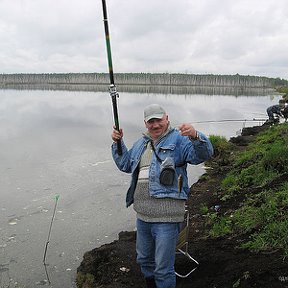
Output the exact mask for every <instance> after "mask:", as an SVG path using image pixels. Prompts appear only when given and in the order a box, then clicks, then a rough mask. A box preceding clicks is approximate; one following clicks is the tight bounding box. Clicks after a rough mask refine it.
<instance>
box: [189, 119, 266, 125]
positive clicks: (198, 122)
mask: <svg viewBox="0 0 288 288" xmlns="http://www.w3.org/2000/svg"><path fill="white" fill-rule="evenodd" d="M266 120H267V118H266V119H258V118H253V119H222V120H204V121H193V123H194V124H195V123H196V124H202V123H224V122H254V121H258V122H262V121H266Z"/></svg>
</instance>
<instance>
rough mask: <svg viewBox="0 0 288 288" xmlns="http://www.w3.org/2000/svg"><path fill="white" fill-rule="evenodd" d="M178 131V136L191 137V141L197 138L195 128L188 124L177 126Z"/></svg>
mask: <svg viewBox="0 0 288 288" xmlns="http://www.w3.org/2000/svg"><path fill="white" fill-rule="evenodd" d="M178 129H179V131H180V134H181V135H182V136H188V137H191V138H193V139H197V138H198V133H197V131H196V130H195V128H194V127H193V126H192V125H191V124H190V123H184V124H181V125H180V126H178Z"/></svg>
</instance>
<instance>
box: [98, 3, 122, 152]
mask: <svg viewBox="0 0 288 288" xmlns="http://www.w3.org/2000/svg"><path fill="white" fill-rule="evenodd" d="M102 6H103V19H104V29H105V37H106V48H107V58H108V68H109V76H110V86H109V92H110V96H111V99H112V106H113V115H114V126H115V128H116V130H118V131H120V125H119V118H118V109H117V98H118V97H119V94H118V93H117V90H116V86H115V83H114V73H113V65H112V53H111V44H110V35H109V27H108V17H107V7H106V1H105V0H102ZM116 143H117V153H118V155H122V146H121V140H117V142H116Z"/></svg>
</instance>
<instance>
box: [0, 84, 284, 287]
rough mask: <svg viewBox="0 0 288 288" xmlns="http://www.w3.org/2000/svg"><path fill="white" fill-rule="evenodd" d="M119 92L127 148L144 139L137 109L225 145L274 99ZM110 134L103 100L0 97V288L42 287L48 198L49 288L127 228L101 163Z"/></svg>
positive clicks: (128, 220)
mask: <svg viewBox="0 0 288 288" xmlns="http://www.w3.org/2000/svg"><path fill="white" fill-rule="evenodd" d="M118 90H120V89H118ZM119 93H120V97H119V99H118V100H119V101H118V105H119V107H118V108H119V118H120V126H121V127H122V128H123V129H124V139H125V141H126V144H127V145H128V147H129V146H131V145H132V143H133V142H134V140H136V138H138V137H139V136H140V135H141V133H142V132H143V131H144V123H143V108H144V107H145V106H146V105H148V104H151V103H159V104H160V105H163V107H164V108H165V109H166V111H167V113H168V114H169V119H170V121H171V124H172V125H173V126H174V125H178V124H180V123H183V122H189V123H194V126H195V128H196V129H198V130H200V131H202V132H204V133H205V134H207V135H211V134H214V135H222V136H225V137H226V138H227V139H228V138H230V137H233V136H236V135H237V134H239V133H240V131H241V129H242V128H243V127H247V126H253V125H258V124H261V123H263V121H262V120H257V121H252V120H253V119H255V118H256V119H265V118H267V116H266V108H267V107H268V106H270V105H274V104H277V103H278V100H279V99H280V98H281V96H280V95H278V94H276V93H275V92H273V91H265V92H264V91H263V93H262V92H261V91H260V92H259V93H257V94H256V95H257V96H255V93H252V95H250V94H249V93H247V95H239V93H237V95H236V96H235V95H233V94H229V93H228V95H227V94H226V95H221V93H220V94H217V95H215V94H213V93H212V94H211V93H210V94H205V93H201V92H198V94H189V89H188V90H187V91H186V92H185V93H180V92H179V94H177V91H176V93H175V91H173V93H172V91H171V90H168V91H166V92H165V93H160V92H159V91H155V90H147V89H145V91H144V92H143V93H140V92H123V93H121V92H120V91H119ZM248 95H250V96H248ZM233 119H234V120H241V121H235V122H232V121H230V120H233ZM219 120H220V122H215V121H219ZM222 120H229V121H222ZM245 120H246V121H245ZM112 125H113V118H112V105H111V99H110V96H109V93H108V92H101V91H99V92H93V91H90V92H89V91H85V92H83V91H65V90H63V91H57V90H13V89H10V90H8V89H7V90H0V145H1V150H0V183H1V187H0V213H1V217H0V287H1V288H2V287H8V286H9V287H24V286H25V287H36V286H41V285H47V281H46V280H47V277H46V274H45V270H44V265H43V256H44V249H45V245H46V243H47V241H48V231H49V227H50V222H51V219H52V214H53V210H54V207H55V204H56V199H55V197H56V195H59V196H60V198H59V200H58V202H57V207H56V214H55V219H54V222H53V226H52V230H51V238H50V239H49V240H50V242H49V245H48V249H47V255H46V263H48V264H49V265H48V266H47V272H48V276H49V278H50V280H51V283H52V286H53V287H76V285H75V283H74V280H75V275H76V269H77V267H78V266H79V265H80V262H81V260H82V257H83V254H84V253H85V252H86V251H88V250H91V249H93V248H95V247H99V246H101V245H103V244H104V243H109V242H112V241H113V240H115V239H116V238H117V235H118V233H119V232H120V231H122V230H133V229H134V228H135V214H134V212H133V209H132V208H129V209H126V208H125V193H126V190H127V188H128V185H129V181H130V176H129V175H126V174H123V173H121V172H119V171H118V170H117V168H116V167H115V165H114V163H113V162H112V160H111V154H110V145H111V138H110V135H111V132H112ZM203 172H204V167H203V165H198V166H196V167H195V166H194V167H192V168H190V169H189V175H190V184H193V183H194V182H195V181H197V179H198V178H199V176H200V175H201V174H203ZM17 285H19V286H17Z"/></svg>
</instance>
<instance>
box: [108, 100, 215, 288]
mask: <svg viewBox="0 0 288 288" xmlns="http://www.w3.org/2000/svg"><path fill="white" fill-rule="evenodd" d="M144 123H145V126H146V128H147V131H146V133H145V134H143V136H142V137H141V138H140V139H138V140H137V141H136V142H135V143H134V145H133V146H132V148H131V149H130V150H128V149H127V147H126V146H125V144H124V141H123V130H122V129H120V131H117V130H115V129H114V130H113V133H112V140H113V141H114V143H113V144H112V156H113V159H114V161H115V163H116V165H117V167H118V168H119V169H120V170H121V171H123V172H126V173H132V180H131V183H130V187H129V189H128V191H127V195H126V205H127V207H128V206H130V205H131V204H132V203H134V210H135V211H136V213H137V240H136V250H137V262H138V263H139V264H140V266H141V271H142V273H143V275H144V277H145V279H146V284H147V287H148V288H152V287H153V288H154V287H157V288H175V287H176V276H175V271H174V261H175V250H176V244H177V238H178V234H179V227H180V223H181V222H183V220H184V214H185V201H186V200H187V197H188V193H189V187H188V177H187V171H186V168H187V163H190V164H199V163H202V162H204V161H206V160H208V159H209V158H210V157H211V155H212V153H213V148H212V145H211V142H210V141H209V139H208V138H207V137H206V136H205V135H204V134H203V133H201V132H198V131H196V130H195V128H194V127H193V126H192V125H191V124H182V125H180V126H179V127H178V129H176V128H172V127H171V126H170V122H169V119H168V115H167V114H166V112H165V110H164V109H163V108H162V107H161V106H160V105H158V104H152V105H149V106H147V107H146V108H145V109H144ZM119 140H120V141H121V145H122V155H118V154H117V145H116V141H119ZM165 165H166V166H165Z"/></svg>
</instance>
